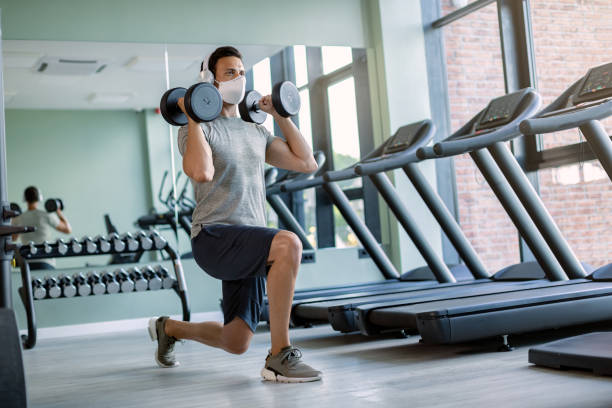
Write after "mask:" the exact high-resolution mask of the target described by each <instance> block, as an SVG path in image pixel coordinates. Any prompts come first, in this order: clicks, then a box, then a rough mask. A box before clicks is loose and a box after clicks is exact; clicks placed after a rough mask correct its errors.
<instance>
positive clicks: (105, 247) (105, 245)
mask: <svg viewBox="0 0 612 408" xmlns="http://www.w3.org/2000/svg"><path fill="white" fill-rule="evenodd" d="M94 242H95V243H96V245H97V246H98V248H100V251H101V252H109V251H110V250H111V244H110V242H108V239H107V238H106V237H103V236H102V235H97V236H96V237H95V238H94Z"/></svg>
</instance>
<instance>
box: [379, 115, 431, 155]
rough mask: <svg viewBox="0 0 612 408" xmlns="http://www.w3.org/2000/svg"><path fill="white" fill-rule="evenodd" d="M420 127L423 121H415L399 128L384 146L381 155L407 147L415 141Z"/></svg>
mask: <svg viewBox="0 0 612 408" xmlns="http://www.w3.org/2000/svg"><path fill="white" fill-rule="evenodd" d="M422 127H423V122H417V123H412V124H410V125H406V126H402V127H401V128H399V129H398V130H397V132H395V134H394V135H393V136H392V137H391V140H389V142H388V143H387V145H386V146H385V149H384V150H383V155H386V154H392V153H397V152H401V151H404V150H406V149H408V148H409V147H410V146H412V144H413V143H414V142H415V141H416V139H417V136H418V135H419V133H420V132H419V131H420V130H421V128H422Z"/></svg>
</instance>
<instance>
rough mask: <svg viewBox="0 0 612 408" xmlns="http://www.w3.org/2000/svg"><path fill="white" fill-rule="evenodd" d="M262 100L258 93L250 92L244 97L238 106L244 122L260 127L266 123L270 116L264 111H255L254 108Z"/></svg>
mask: <svg viewBox="0 0 612 408" xmlns="http://www.w3.org/2000/svg"><path fill="white" fill-rule="evenodd" d="M260 99H261V94H260V93H259V92H257V91H249V92H247V93H246V94H245V95H244V98H242V101H241V102H240V103H239V104H238V111H239V112H240V117H241V118H242V120H244V121H245V122H251V123H257V124H259V125H261V124H262V123H264V122H265V120H266V116H268V114H267V113H266V112H264V111H262V110H255V108H254V107H253V106H254V105H255V104H256V103H258V102H259V100H260Z"/></svg>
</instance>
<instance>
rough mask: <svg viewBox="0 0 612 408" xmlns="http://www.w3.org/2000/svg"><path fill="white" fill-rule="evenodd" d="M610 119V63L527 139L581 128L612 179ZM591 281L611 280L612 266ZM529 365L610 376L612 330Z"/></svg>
mask: <svg viewBox="0 0 612 408" xmlns="http://www.w3.org/2000/svg"><path fill="white" fill-rule="evenodd" d="M610 116H612V63H608V64H604V65H601V66H598V67H594V68H592V69H590V70H589V71H588V73H587V74H586V75H585V76H584V77H582V78H581V79H580V80H578V81H577V82H575V83H574V84H573V85H572V86H571V87H570V88H569V89H567V90H566V91H565V92H564V93H563V94H562V95H561V96H560V97H559V98H557V99H556V100H555V101H554V102H553V103H551V104H550V105H549V106H547V107H546V108H545V109H543V110H542V111H541V112H540V113H539V114H538V115H537V116H535V117H534V118H531V119H528V120H525V121H523V123H521V125H520V130H521V132H523V134H525V135H526V136H531V135H535V134H543V133H551V132H556V131H559V130H566V129H574V128H579V129H580V131H581V132H582V134H583V135H584V138H585V139H586V141H587V143H588V144H589V146H590V147H591V150H592V152H593V154H594V156H595V157H596V158H597V159H598V160H599V162H600V163H601V164H602V166H603V168H604V170H605V171H606V173H607V174H608V177H609V178H610V180H612V141H611V140H610V136H609V135H608V133H607V132H606V130H605V128H604V127H603V126H602V124H601V123H600V122H599V120H601V119H605V118H607V117H610ZM591 277H592V278H593V279H594V280H598V281H602V280H603V281H605V280H607V281H610V280H612V264H608V265H604V266H602V267H601V268H599V269H597V270H596V271H595V272H593V274H592V275H591ZM529 362H530V363H533V364H537V365H541V366H545V367H552V368H558V369H559V368H578V369H582V370H590V371H593V372H594V373H595V374H600V375H612V332H595V333H588V334H583V335H580V336H575V337H570V338H566V339H561V340H557V341H554V342H551V343H548V344H544V345H540V346H537V347H533V348H531V349H530V350H529Z"/></svg>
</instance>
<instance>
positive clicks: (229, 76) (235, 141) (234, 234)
mask: <svg viewBox="0 0 612 408" xmlns="http://www.w3.org/2000/svg"><path fill="white" fill-rule="evenodd" d="M244 74H245V72H244V66H243V65H242V55H241V54H240V52H239V51H238V50H237V49H235V48H234V47H220V48H218V49H216V50H215V51H214V52H213V53H212V54H211V55H210V57H209V58H208V61H206V60H205V61H204V62H203V63H202V66H201V72H200V76H201V78H202V79H203V80H208V81H210V82H212V83H213V84H214V85H215V86H216V87H217V88H218V89H219V92H220V93H221V96H222V97H223V109H222V111H221V115H220V116H219V117H218V118H217V119H215V120H213V121H211V122H207V123H202V124H199V123H197V122H195V121H193V120H192V119H191V118H189V116H188V115H187V117H188V118H189V122H188V124H187V125H186V126H183V127H182V128H181V129H180V130H179V135H178V145H179V150H180V153H181V155H182V156H183V170H184V172H185V174H187V175H188V176H189V177H190V178H191V180H192V183H193V187H194V192H195V197H196V201H197V206H196V209H195V210H194V212H193V223H192V229H191V245H192V249H193V255H194V258H195V261H196V263H197V264H198V265H199V266H200V267H201V268H202V269H203V270H204V271H206V273H208V274H209V275H211V276H212V277H214V278H217V279H220V280H222V290H223V314H224V323H223V324H221V323H219V322H203V323H189V322H183V321H178V320H171V319H169V318H168V317H167V316H163V317H160V318H157V319H156V318H153V319H151V320H150V322H149V334H150V335H151V338H152V339H153V340H157V342H158V346H157V351H156V354H155V359H156V361H157V363H158V364H159V365H160V366H161V367H175V366H177V365H178V362H177V361H176V359H175V355H174V345H175V342H176V341H177V340H178V339H189V340H195V341H198V342H200V343H204V344H207V345H209V346H212V347H218V348H221V349H223V350H225V351H227V352H229V353H233V354H242V353H244V352H246V350H247V349H248V347H249V344H250V342H251V339H252V338H253V333H254V332H255V328H256V327H257V324H258V322H259V316H260V313H261V308H262V307H263V299H264V286H265V285H266V280H267V294H268V303H269V315H270V334H271V341H272V346H271V350H270V352H269V353H268V356H267V358H266V361H265V365H264V368H263V369H262V371H261V375H262V377H263V378H264V379H265V380H269V381H281V382H306V381H316V380H319V379H320V378H321V373H320V372H319V371H317V370H315V369H313V368H312V367H310V366H308V365H307V364H305V363H304V362H302V360H301V356H302V354H301V352H300V350H298V349H297V348H296V347H294V346H292V345H291V343H290V340H289V316H290V312H291V304H292V301H293V290H294V286H295V280H296V277H297V273H298V268H299V266H300V261H301V257H302V244H301V242H300V240H299V238H298V237H297V236H296V235H295V234H293V233H292V232H289V231H281V230H277V229H273V228H266V227H265V225H266V219H265V199H266V192H265V184H264V162H265V163H268V164H270V165H272V166H276V167H281V168H284V169H288V170H294V171H299V172H304V173H310V172H313V171H315V170H316V169H317V164H316V162H315V160H314V157H313V155H312V150H311V148H310V146H309V145H308V144H307V143H306V141H305V140H304V137H303V136H302V135H301V133H300V131H299V130H298V128H297V127H296V126H295V125H294V124H293V122H292V121H291V119H289V118H283V117H282V116H280V115H279V114H278V113H277V112H276V110H275V109H274V107H273V106H272V99H271V96H270V95H268V96H264V97H263V98H262V99H261V100H260V102H259V106H260V108H261V110H263V111H264V112H266V113H268V114H270V115H272V117H273V118H274V120H275V121H276V123H277V125H278V127H279V128H280V130H281V132H282V134H283V136H284V138H285V139H286V141H285V140H283V139H281V138H279V137H275V136H273V135H272V134H270V132H269V131H268V130H266V128H264V127H263V126H261V125H256V124H254V123H248V122H245V121H243V120H242V119H241V118H240V117H238V114H237V113H238V109H237V104H238V103H239V102H240V101H241V100H242V98H243V96H244V93H245V84H246V80H245V76H244ZM178 104H179V106H180V108H181V110H183V112H185V107H184V103H183V100H182V98H181V99H180V100H179V103H178ZM185 113H186V112H185ZM266 278H267V279H266Z"/></svg>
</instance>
